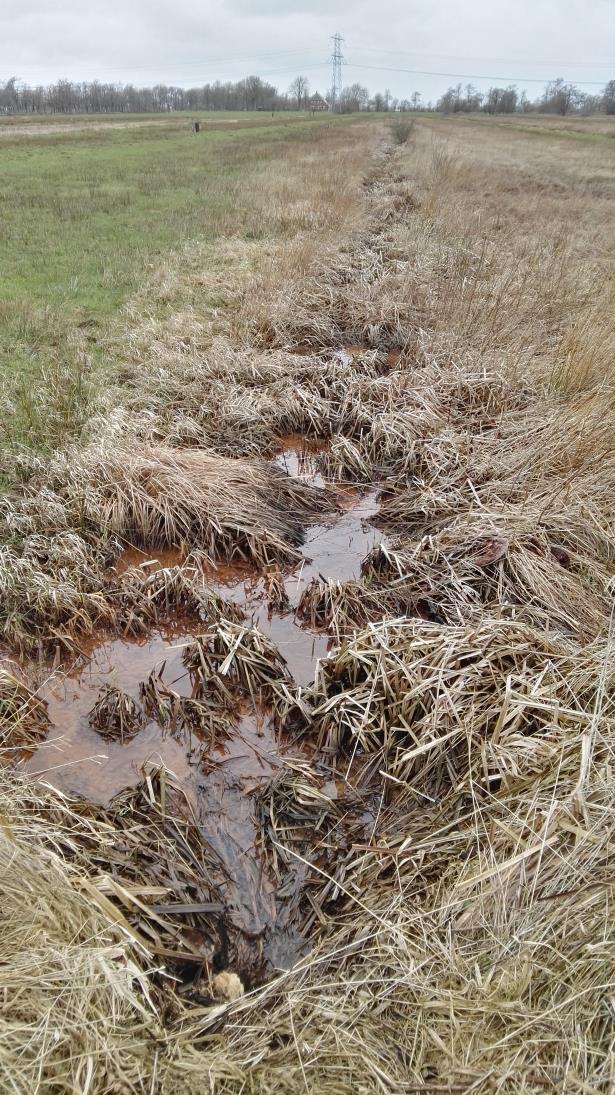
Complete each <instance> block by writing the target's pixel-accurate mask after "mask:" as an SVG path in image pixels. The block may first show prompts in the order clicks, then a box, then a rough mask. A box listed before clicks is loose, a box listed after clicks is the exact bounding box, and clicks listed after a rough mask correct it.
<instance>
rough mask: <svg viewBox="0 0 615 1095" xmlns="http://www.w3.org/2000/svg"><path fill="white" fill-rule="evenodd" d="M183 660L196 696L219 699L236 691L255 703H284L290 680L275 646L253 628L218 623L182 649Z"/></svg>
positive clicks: (283, 661) (285, 666) (290, 685)
mask: <svg viewBox="0 0 615 1095" xmlns="http://www.w3.org/2000/svg"><path fill="white" fill-rule="evenodd" d="M183 661H184V665H185V666H186V668H187V669H188V670H189V671H190V673H192V674H194V676H195V678H196V680H197V683H198V693H197V695H198V696H201V695H203V696H205V697H206V696H207V695H208V693H211V691H212V690H213V691H214V693H215V694H222V695H223V696H227V695H229V694H230V695H231V696H232V695H233V692H235V693H236V690H237V688H239V689H242V690H243V691H245V692H247V693H248V694H249V695H250V696H251V697H252V699H253V700H254V701H255V702H258V701H260V700H264V701H268V702H271V703H275V704H280V703H284V702H285V701H286V700H287V699H288V697H289V696H290V690H291V687H292V683H293V682H292V678H291V676H290V673H289V672H288V668H287V665H286V662H285V660H284V658H283V657H282V656H281V654H280V652H279V651H278V649H277V647H275V646H274V645H273V643H272V642H271V640H270V639H268V638H267V636H266V635H263V634H262V632H260V631H259V630H258V628H257V627H244V626H242V625H241V624H237V623H233V622H232V621H230V620H220V621H219V622H218V624H217V625H216V626H215V627H213V628H210V630H209V631H208V632H207V633H206V634H204V635H200V636H199V637H198V638H197V639H196V640H195V642H194V643H191V644H190V646H188V647H187V648H186V650H185V651H184V655H183Z"/></svg>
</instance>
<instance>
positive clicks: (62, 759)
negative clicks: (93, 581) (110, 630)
mask: <svg viewBox="0 0 615 1095" xmlns="http://www.w3.org/2000/svg"><path fill="white" fill-rule="evenodd" d="M321 450H322V445H317V444H314V443H309V442H307V441H304V440H303V439H302V438H300V437H292V438H288V439H286V441H285V444H284V447H283V448H282V450H281V451H280V453H279V455H278V456H277V457H276V458H275V462H276V464H277V465H278V466H279V467H281V468H282V469H284V470H285V471H286V472H287V473H288V474H289V475H291V476H293V477H296V478H302V479H305V480H307V481H309V482H310V483H312V484H314V485H316V486H324V485H325V483H324V480H323V479H322V477H321V475H320V473H319V471H318V468H317V463H316V461H317V456H318V452H319V451H321ZM335 489H336V491H337V493H338V497H339V505H340V512H339V513H338V514H336V515H335V516H334V517H332V518H330V519H328V520H327V521H326V523H323V524H318V525H312V526H311V527H310V528H308V530H307V534H306V537H305V543H304V545H303V547H302V549H301V550H302V554H303V560H302V562H301V563H300V565H299V566H297V567H296V568H295V569H294V570H292V571H285V572H284V573H283V574H281V575H280V573H279V572H278V573H277V575H276V578H277V579H278V580H279V578H280V577H281V578H282V579H283V590H284V594H285V596H284V599H283V603H279V601H278V602H277V603H276V602H272V599H271V597H270V583H271V575H270V574H264V573H262V572H259V571H258V570H256V569H254V568H251V567H248V566H216V567H214V566H209V567H205V568H204V579H205V581H206V583H207V585H209V586H210V587H212V588H213V589H215V590H217V591H218V592H220V593H221V594H222V595H223V596H224V597H225V598H227V599H229V600H232V601H234V602H235V603H237V604H238V605H240V606H241V608H242V610H243V612H244V613H245V616H246V624H247V625H248V626H249V625H250V624H254V625H256V626H257V627H258V628H259V629H260V630H261V631H262V632H263V633H264V634H265V635H267V636H268V637H269V638H270V639H271V640H272V642H273V643H274V644H275V645H276V647H277V648H278V650H279V651H280V653H281V654H282V656H283V657H284V658H285V659H286V662H287V664H288V667H289V670H290V673H291V674H292V676H293V678H294V679H295V681H296V683H297V684H300V685H308V684H309V683H311V682H312V681H313V679H314V673H315V670H316V663H317V660H318V659H319V658H322V657H325V656H326V654H327V651H328V649H329V647H330V644H331V639H330V637H329V635H328V634H326V633H325V632H319V631H313V630H310V629H309V628H308V627H305V626H304V625H303V624H302V623H301V622H300V621H298V620H297V619H296V617H295V609H296V607H297V605H298V603H299V600H300V597H301V595H302V593H303V590H304V589H305V587H306V586H307V584H308V583H309V582H310V581H311V580H312V579H313V578H315V577H319V576H320V577H322V578H335V579H342V580H343V579H350V578H356V577H358V576H359V574H360V568H361V561H362V560H363V559H364V557H365V556H366V555H367V554H368V552H370V551H371V550H372V549H373V547H374V546H375V544H377V543H379V542H382V539H383V537H382V534H381V533H380V532H378V531H377V530H376V529H375V528H374V527H373V526H372V525H371V524H370V523H369V520H370V518H371V517H373V516H374V515H375V514H376V513H377V511H378V502H377V490H376V489H369V490H366V491H363V492H359V491H357V490H356V489H354V488H351V487H341V488H338V487H336V488H335ZM178 562H181V557H180V555H179V553H177V552H168V551H167V552H157V553H154V554H151V555H150V554H148V553H147V552H141V551H139V550H137V549H129V550H127V551H125V552H124V553H123V554H122V556H121V557H120V559H119V560H118V561H117V563H116V569H117V570H118V572H119V573H121V572H123V571H125V570H126V569H127V568H128V567H129V566H135V565H136V566H143V568H144V569H146V570H148V571H151V570H154V569H160V568H161V567H164V566H174V565H176V564H177V563H178ZM272 604H273V607H272ZM202 631H203V624H202V623H201V622H200V621H198V620H196V619H195V618H194V617H183V618H182V617H178V618H175V619H171V620H169V621H167V625H166V626H165V627H164V628H160V629H159V630H154V631H152V632H151V633H150V634H149V635H148V637H147V638H146V639H144V640H138V639H133V638H117V637H115V638H110V639H102V640H101V641H97V642H93V643H91V644H90V646H89V647H85V648H83V653H84V658H83V659H82V660H80V661H79V662H78V663H76V664H75V665H74V666H73V668H72V669H69V670H68V672H66V673H64V674H60V673H50V675H49V677H48V679H46V680H45V681H44V682H43V683H42V685H41V687H40V690H39V694H40V695H41V698H43V699H44V700H45V701H46V702H47V704H48V713H49V717H50V721H51V729H50V732H49V735H48V737H47V739H46V741H45V742H43V743H42V744H41V745H40V746H39V748H38V749H37V750H36V752H35V753H34V754H33V755H31V756H30V757H29V758H28V759H24V761H22V765H21V767H22V770H25V771H26V772H27V773H28V774H30V775H31V776H34V777H38V778H41V779H44V780H45V781H46V782H49V783H50V784H52V785H53V786H55V787H57V788H58V789H60V790H61V791H63V792H64V793H65V794H67V795H69V796H71V797H75V796H76V797H82V798H85V799H86V800H88V801H90V802H93V803H97V804H100V805H103V806H106V805H108V804H109V803H110V802H111V800H112V799H113V798H114V797H115V796H116V795H117V794H118V793H119V792H121V791H124V790H126V789H127V788H130V787H133V786H135V785H136V784H137V783H139V782H140V781H141V779H142V778H143V775H144V772H146V771H148V770H151V769H152V768H158V767H160V766H161V765H164V767H165V768H167V769H168V770H169V771H170V772H171V773H173V775H174V776H175V777H176V779H177V781H178V782H179V784H180V785H181V787H182V788H183V790H184V792H185V794H186V796H187V798H188V800H189V802H190V803H191V805H192V809H193V813H194V816H195V818H196V819H197V821H198V825H199V828H200V830H201V833H202V835H203V837H204V839H205V840H206V842H207V844H208V845H209V847H210V848H211V849H212V850H213V852H214V854H215V855H216V856H217V857H218V858H219V860H220V862H221V864H222V866H223V874H224V877H225V878H226V879H227V882H226V883H225V884H223V886H222V891H223V893H222V896H223V898H224V900H225V901H226V902H227V903H228V909H229V915H230V916H231V917H232V918H233V920H234V923H235V926H236V927H237V928H238V929H239V930H240V931H243V932H244V933H245V935H246V938H250V939H254V938H257V937H259V934H262V933H263V932H265V929H267V931H266V935H267V948H266V954H267V961H268V962H269V966H270V968H271V969H273V968H278V967H279V966H283V967H285V966H288V965H289V964H290V963H292V961H293V960H295V959H296V957H297V956H298V954H299V952H300V947H301V945H302V944H301V942H300V940H299V939H298V936H297V933H296V931H294V930H291V927H290V925H289V924H288V923H287V922H286V920H287V918H285V914H284V911H283V908H282V906H280V905H279V903H278V902H277V900H276V893H275V890H276V886H275V884H274V881H273V880H272V879H270V878H268V876H267V872H266V871H265V870H264V868H263V863H262V858H261V853H260V851H259V848H258V832H257V826H256V822H255V817H254V808H253V799H252V797H251V796H252V793H253V792H254V791H255V790H256V789H258V788H259V786H262V785H263V784H264V783H265V782H266V781H268V780H270V779H271V778H272V776H273V775H274V774H275V773H276V772H278V771H279V770H280V768H282V767H283V766H284V765H285V763H286V762H288V761H292V759H293V758H300V759H302V760H303V761H304V762H305V760H306V759H307V758H306V752H305V750H303V749H302V748H300V747H299V746H298V745H297V744H296V743H291V742H290V741H288V740H284V739H283V738H281V737H280V734H279V733H276V731H275V729H274V726H273V721H272V719H271V717H270V715H269V713H268V712H267V711H266V710H260V709H256V708H255V707H254V705H253V704H251V703H247V702H245V703H244V704H243V707H242V710H241V712H240V715H239V717H238V718H237V719H236V720H235V721H234V723H233V725H232V727H230V728H229V727H227V728H226V731H225V732H224V733H221V734H220V735H216V739H215V741H212V740H211V738H208V737H206V738H204V739H203V740H199V738H198V737H197V736H195V735H194V734H188V733H187V732H186V731H185V730H182V731H181V732H179V733H178V732H175V730H173V729H172V728H169V727H167V728H166V729H165V728H164V727H163V726H161V725H159V724H158V722H156V721H153V720H150V721H146V723H145V725H144V727H143V729H141V730H140V731H139V732H138V733H137V734H136V736H135V737H133V738H132V739H131V740H129V741H126V742H125V744H120V742H118V741H109V740H107V739H103V738H102V737H101V736H100V735H99V734H98V733H97V732H96V731H95V730H94V729H92V728H91V727H90V725H89V719H88V715H89V712H90V711H91V710H92V708H93V706H94V704H95V702H96V700H97V698H98V697H99V694H100V691H101V689H103V688H104V687H105V686H112V687H116V688H120V689H122V690H123V691H124V692H126V693H127V694H128V695H129V696H131V697H132V698H133V699H134V700H135V701H136V702H137V703H139V702H140V686H141V684H142V682H144V681H146V680H147V679H148V677H149V676H150V674H151V673H152V672H154V673H156V675H159V676H160V679H161V680H162V682H163V683H164V685H166V686H167V687H169V688H171V689H172V690H173V691H174V692H176V693H177V694H178V695H180V696H191V695H193V692H194V684H195V682H194V680H193V678H192V677H191V675H190V673H189V672H188V671H187V670H186V668H185V666H184V664H183V660H182V655H183V652H184V650H185V648H186V646H187V645H188V644H189V643H191V642H192V640H193V639H194V637H195V636H196V635H198V634H199V633H202ZM322 785H323V787H324V786H326V787H327V790H326V792H325V793H326V794H328V795H329V797H330V798H332V799H335V798H337V797H338V796H339V794H340V791H341V790H342V785H340V784H339V783H338V784H336V783H335V782H334V781H332V780H330V779H329V780H327V779H326V777H325V776H323V784H322Z"/></svg>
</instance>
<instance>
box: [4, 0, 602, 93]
mask: <svg viewBox="0 0 615 1095" xmlns="http://www.w3.org/2000/svg"><path fill="white" fill-rule="evenodd" d="M8 7H9V6H8V5H7V4H4V5H2V9H1V10H0V78H7V77H8V76H11V75H17V76H19V77H20V78H22V79H24V80H25V81H26V82H27V83H39V82H48V81H51V80H55V79H57V78H58V77H60V76H64V75H66V76H69V77H72V78H74V79H92V78H99V79H108V80H115V81H118V82H128V81H131V82H134V83H140V84H147V83H152V82H156V81H158V80H160V81H166V82H174V83H178V84H183V85H185V86H188V85H190V84H198V83H203V82H205V81H208V80H215V79H217V78H219V79H222V80H224V79H238V78H240V77H241V76H243V75H246V74H247V73H256V74H259V75H263V76H265V77H266V78H267V79H270V80H271V81H272V82H273V83H276V84H277V85H278V86H279V87H282V88H284V87H287V86H288V84H289V83H290V81H291V79H292V78H293V76H294V75H296V74H297V73H298V72H305V74H306V75H307V76H308V77H309V79H310V82H311V84H312V86H313V87H319V88H321V89H323V90H325V89H326V87H327V86H328V82H329V70H328V68H327V65H326V60H327V57H328V55H329V53H330V49H331V42H330V36H331V35H332V34H333V33H334V31H337V30H339V31H340V32H341V33H342V34H343V35H344V38H345V39H346V41H345V45H344V53H345V57H346V62H347V65H346V69H345V80H346V82H348V83H352V82H354V81H356V80H359V81H361V82H362V83H365V84H367V86H368V87H370V88H372V89H375V88H384V87H389V88H390V89H391V91H392V92H393V94H394V95H398V96H408V95H409V94H411V92H412V91H414V90H419V91H421V92H422V93H423V96H424V97H425V98H426V99H428V98H435V97H436V96H437V95H439V94H440V93H441V92H442V91H443V90H444V88H445V87H446V86H447V85H448V84H450V83H454V82H456V80H457V77H456V76H455V75H454V74H455V73H469V74H470V75H471V78H472V80H473V82H474V83H477V84H479V85H481V81H480V79H479V78H478V77H480V76H481V75H484V76H486V77H492V78H494V79H495V78H499V77H501V78H503V79H505V78H508V77H512V78H516V79H517V80H518V81H519V82H522V81H523V80H524V79H526V80H530V79H531V78H535V79H537V80H539V81H541V80H542V79H549V78H552V77H555V76H559V75H562V76H564V77H565V78H566V79H570V80H573V81H577V82H581V81H584V80H588V81H589V80H596V81H597V83H600V82H602V83H604V82H606V80H607V79H611V78H614V77H615V64H614V65H612V66H611V65H609V64H604V65H600V64H598V63H597V62H600V61H608V59H609V54H612V53H613V52H614V50H613V47H612V46H611V43H613V42H615V4H614V3H613V2H612V0H593V2H591V3H587V0H583V2H582V0H517V2H516V3H514V4H512V3H504V4H499V5H498V4H494V3H493V0H475V2H474V3H473V4H472V3H466V4H464V5H463V6H462V5H460V3H459V2H458V0H431V2H427V0H412V2H409V0H380V2H374V0H354V2H353V0H312V2H311V3H306V2H303V0H217V2H215V3H214V2H213V0H209V2H208V0H173V2H172V3H169V2H168V0H105V2H102V0H89V2H88V0H60V2H54V0H21V3H20V4H19V6H18V7H13V8H12V9H11V10H8ZM605 55H606V56H605ZM587 62H593V63H591V64H587ZM404 69H405V70H413V71H399V70H404ZM418 70H421V72H425V71H429V72H436V73H445V74H448V73H450V74H451V75H450V76H449V75H442V76H429V75H421V74H420V72H419V71H418ZM462 79H464V80H465V77H462ZM527 87H528V90H529V91H530V94H535V93H537V92H538V91H539V90H540V84H532V83H528V84H527ZM587 90H591V87H590V86H589V85H588V86H587Z"/></svg>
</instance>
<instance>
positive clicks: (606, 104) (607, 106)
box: [602, 80, 615, 114]
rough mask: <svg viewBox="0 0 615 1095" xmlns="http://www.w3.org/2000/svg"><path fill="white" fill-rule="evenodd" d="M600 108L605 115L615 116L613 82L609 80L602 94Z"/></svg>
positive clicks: (614, 89) (614, 85) (614, 84)
mask: <svg viewBox="0 0 615 1095" xmlns="http://www.w3.org/2000/svg"><path fill="white" fill-rule="evenodd" d="M602 108H603V110H604V112H605V114H615V80H609V82H608V84H607V85H606V87H605V89H604V91H603V93H602Z"/></svg>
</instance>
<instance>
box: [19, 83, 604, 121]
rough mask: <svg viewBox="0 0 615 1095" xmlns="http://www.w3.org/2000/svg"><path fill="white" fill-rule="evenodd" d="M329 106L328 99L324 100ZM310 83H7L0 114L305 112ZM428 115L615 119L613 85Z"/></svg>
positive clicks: (350, 109) (342, 108) (446, 103)
mask: <svg viewBox="0 0 615 1095" xmlns="http://www.w3.org/2000/svg"><path fill="white" fill-rule="evenodd" d="M325 94H326V97H327V99H328V101H329V102H330V103H331V95H330V93H325ZM310 98H311V92H310V84H309V81H308V79H307V77H306V76H297V77H295V79H294V80H293V82H292V83H291V85H290V87H289V89H288V91H279V90H278V88H277V87H274V86H273V84H269V83H267V81H266V80H262V79H261V77H260V76H246V77H245V79H243V80H237V81H236V82H235V83H233V82H232V81H227V82H226V83H221V82H220V81H219V80H217V81H216V82H215V83H211V84H203V85H202V86H201V87H189V88H184V87H175V86H173V85H168V84H156V85H155V86H154V87H135V85H134V84H106V83H101V82H100V81H98V80H92V81H91V82H89V83H87V82H86V83H78V82H77V83H76V82H74V81H72V80H58V81H57V82H56V83H55V84H48V85H46V86H43V85H40V86H39V87H28V86H26V85H24V84H22V83H20V81H19V80H18V79H17V78H16V77H15V76H13V77H12V78H11V79H10V80H7V81H6V83H4V84H2V83H0V115H1V114H5V115H6V114H164V113H169V112H171V111H175V110H187V111H190V110H235V111H239V110H271V111H275V110H308V109H309V107H310ZM332 105H333V108H334V109H335V110H337V111H339V112H341V113H348V114H350V113H354V112H356V111H361V110H373V111H410V110H424V109H427V110H432V109H434V107H433V106H432V104H431V103H428V104H426V106H424V105H423V103H422V102H421V94H420V92H418V91H415V92H413V94H412V95H411V96H410V98H409V99H396V98H395V97H394V96H393V95H391V92H390V91H389V90H388V89H386V90H385V91H384V92H380V91H377V92H376V93H375V94H374V95H372V94H371V93H370V92H369V91H368V89H367V88H366V87H364V86H363V85H362V84H352V85H350V86H349V87H345V88H343V90H342V92H341V94H340V96H339V98H338V100H337V102H335V103H334V104H332ZM435 109H436V110H438V111H441V112H443V113H445V114H457V113H460V112H469V111H478V110H482V111H484V112H485V113H487V114H514V113H516V112H529V111H540V112H546V113H550V114H563V115H564V114H572V113H575V114H595V113H599V112H602V113H606V114H615V80H609V82H608V83H607V85H606V87H605V88H604V89H603V90H602V91H601V92H600V93H599V94H597V95H588V94H586V93H585V92H582V91H580V90H579V89H578V88H577V87H575V85H574V84H569V83H566V81H565V80H563V79H561V78H559V79H557V80H552V81H551V82H550V83H549V84H547V86H546V88H545V90H544V92H543V94H542V95H540V96H539V97H538V98H537V99H535V100H533V101H531V100H530V99H528V97H527V94H526V92H525V91H521V92H519V90H518V88H517V87H515V86H514V85H512V84H511V85H509V86H508V87H492V88H489V91H487V92H482V91H478V89H477V88H475V87H473V85H472V84H466V85H465V86H462V85H461V84H457V86H456V87H449V88H448V90H447V91H445V93H444V95H442V96H441V98H440V99H439V100H438V102H437V103H436V106H435Z"/></svg>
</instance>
